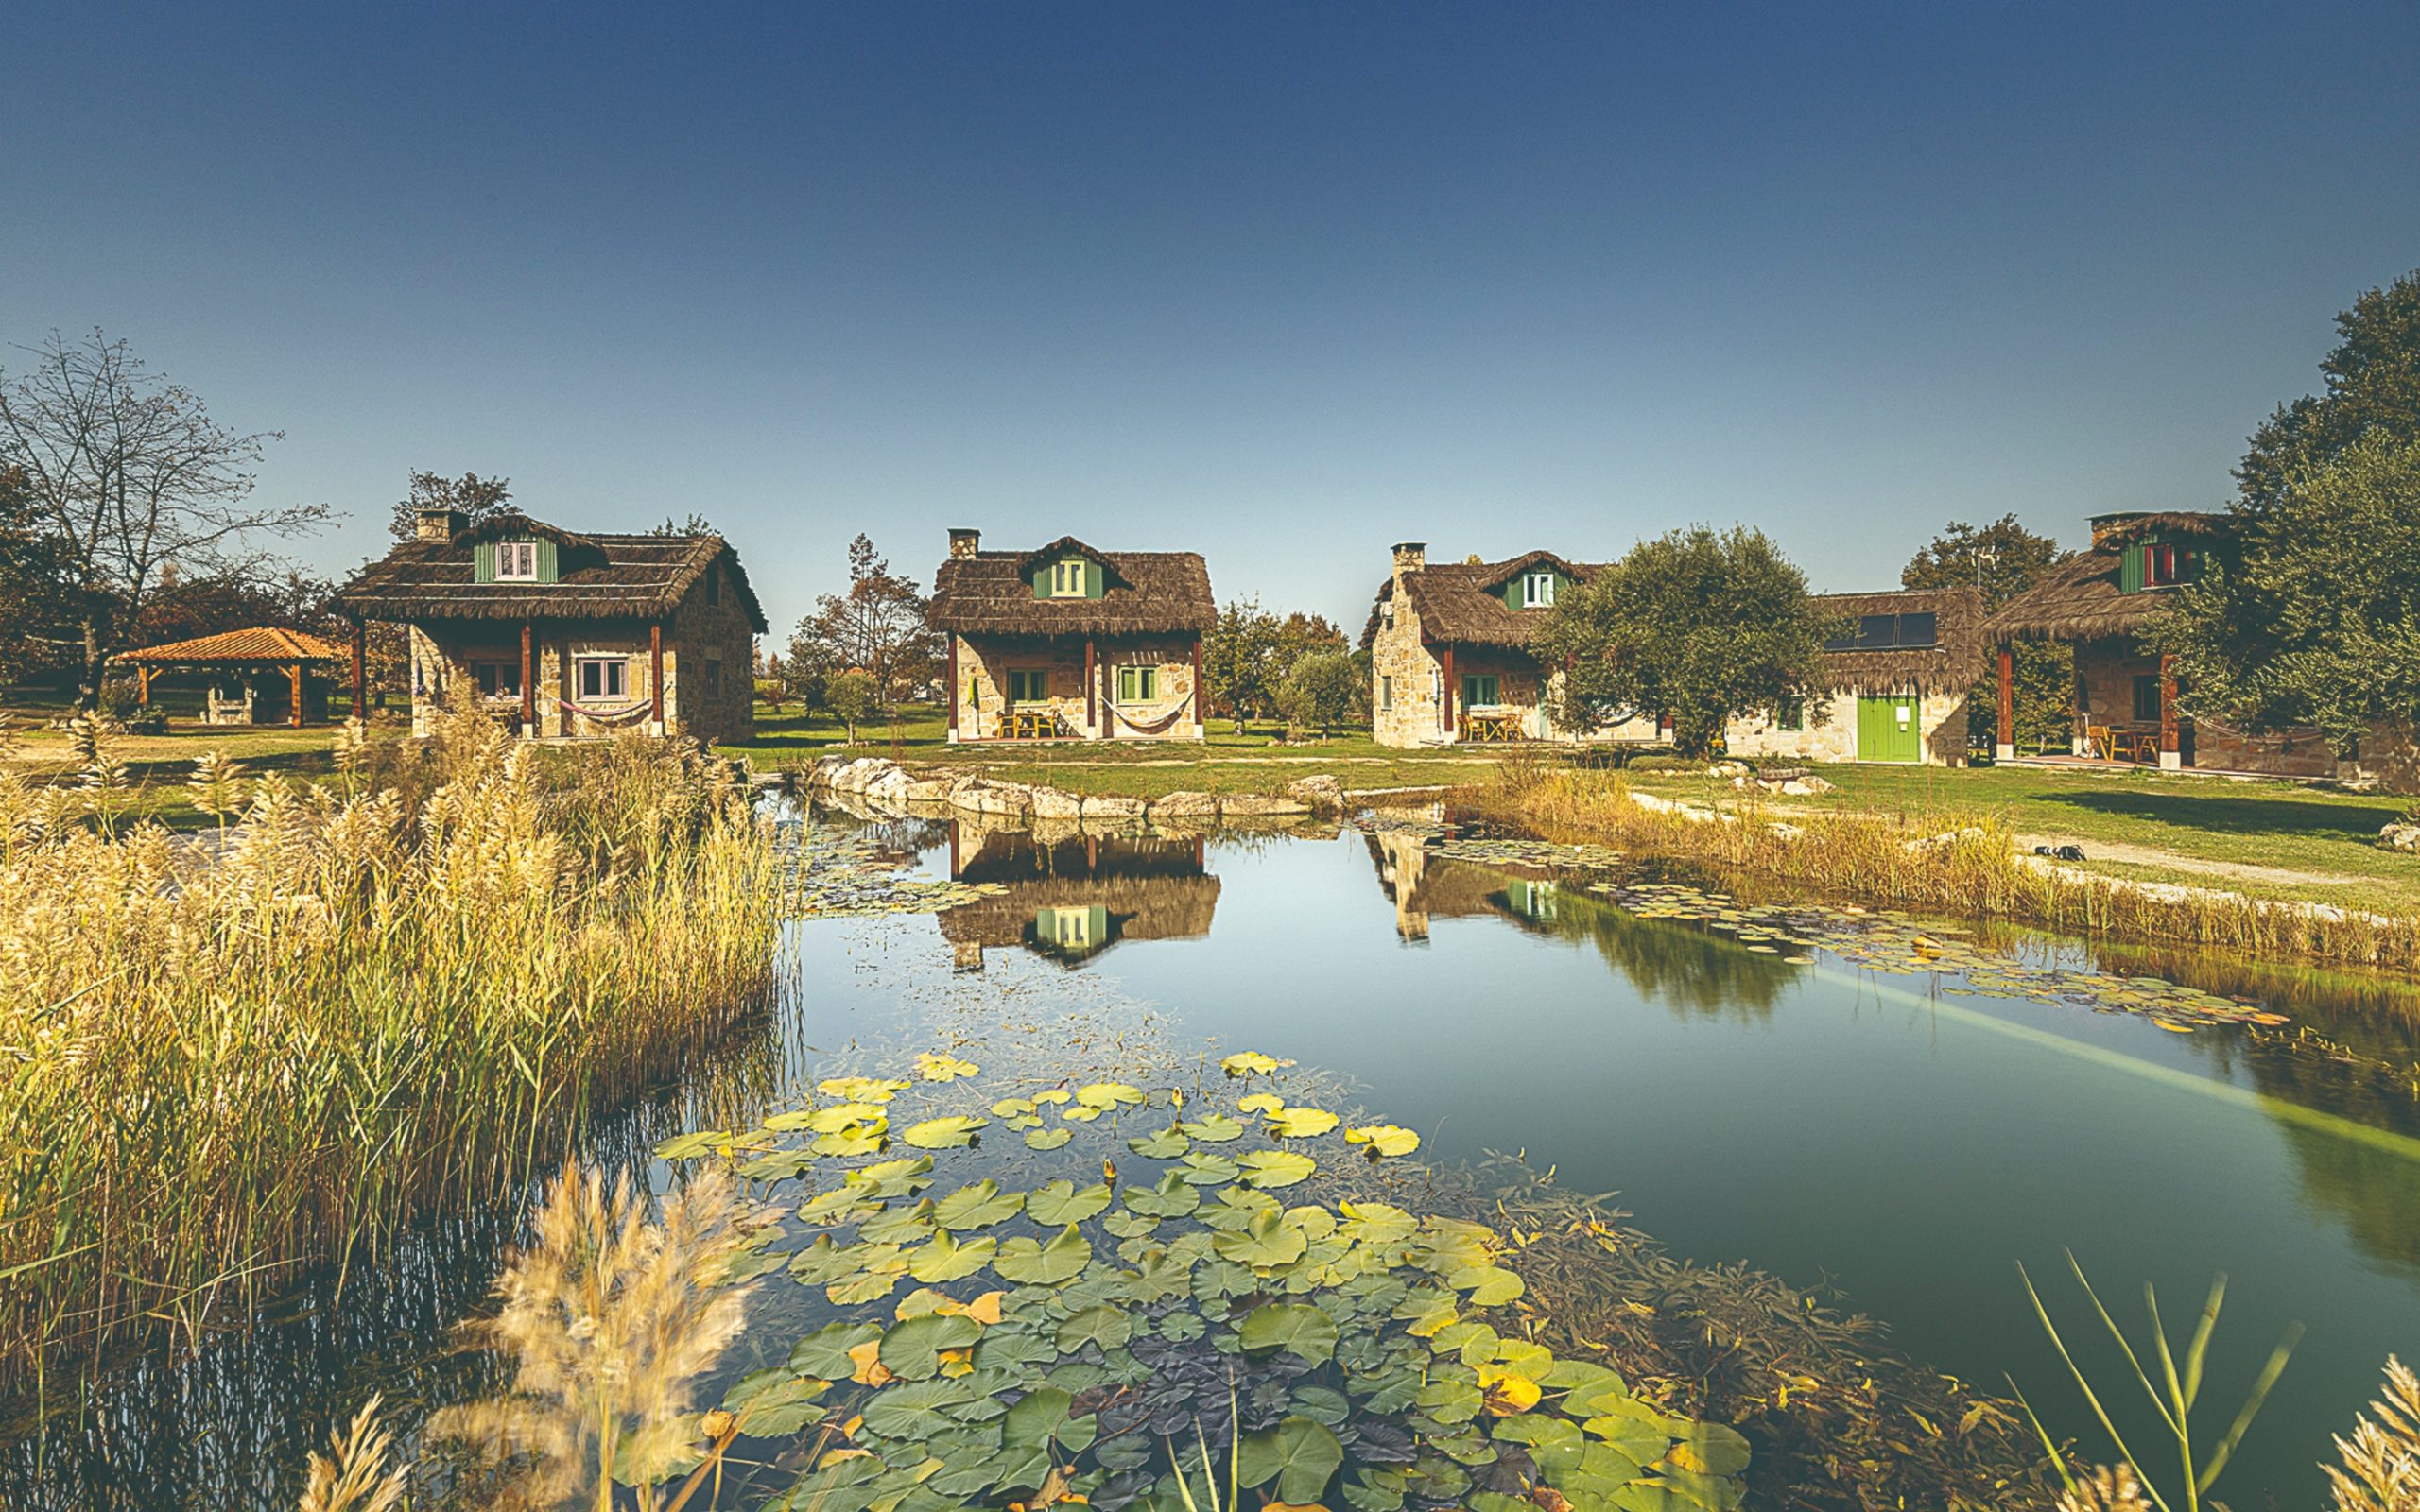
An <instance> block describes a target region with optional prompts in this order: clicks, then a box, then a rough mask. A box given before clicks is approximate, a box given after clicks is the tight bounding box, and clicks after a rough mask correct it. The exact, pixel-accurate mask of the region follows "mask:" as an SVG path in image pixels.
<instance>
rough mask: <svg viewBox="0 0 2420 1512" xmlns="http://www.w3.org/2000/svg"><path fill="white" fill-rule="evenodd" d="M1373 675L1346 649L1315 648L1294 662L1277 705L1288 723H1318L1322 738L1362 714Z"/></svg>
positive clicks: (1304, 726) (1279, 688)
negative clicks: (1357, 663)
mask: <svg viewBox="0 0 2420 1512" xmlns="http://www.w3.org/2000/svg"><path fill="white" fill-rule="evenodd" d="M1369 693H1370V679H1368V678H1367V677H1366V676H1364V675H1363V673H1362V671H1361V669H1360V668H1359V667H1357V666H1356V665H1355V664H1354V662H1353V658H1351V657H1350V656H1347V655H1346V654H1345V653H1343V652H1342V651H1314V652H1311V653H1309V654H1308V655H1306V656H1305V657H1304V658H1303V659H1302V660H1301V661H1299V662H1295V663H1294V669H1293V670H1292V671H1291V672H1288V674H1287V675H1286V680H1285V682H1284V683H1282V684H1280V685H1279V687H1278V689H1277V709H1278V712H1279V713H1283V714H1284V715H1285V716H1286V721H1287V723H1288V724H1290V725H1295V726H1298V727H1302V728H1311V727H1317V729H1318V730H1319V732H1320V734H1321V736H1322V738H1324V737H1325V736H1326V735H1327V734H1328V733H1330V732H1331V731H1332V730H1335V729H1336V727H1337V726H1339V725H1342V724H1349V723H1352V722H1353V721H1355V720H1357V719H1359V718H1361V717H1362V716H1363V714H1364V712H1365V711H1364V705H1365V704H1366V703H1367V702H1368V699H1369Z"/></svg>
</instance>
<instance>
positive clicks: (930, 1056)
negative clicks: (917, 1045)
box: [916, 1050, 982, 1081]
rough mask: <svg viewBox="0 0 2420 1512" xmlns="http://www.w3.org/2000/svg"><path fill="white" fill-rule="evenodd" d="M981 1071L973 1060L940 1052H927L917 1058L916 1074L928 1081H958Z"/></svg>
mask: <svg viewBox="0 0 2420 1512" xmlns="http://www.w3.org/2000/svg"><path fill="white" fill-rule="evenodd" d="M981 1069H982V1068H981V1067H979V1066H977V1065H976V1064H975V1062H973V1061H971V1060H960V1059H959V1058H958V1057H956V1056H951V1055H944V1054H942V1053H941V1052H938V1051H932V1050H927V1051H925V1053H924V1054H922V1055H920V1056H918V1057H916V1074H918V1075H920V1076H922V1077H924V1078H925V1080H926V1081H956V1080H957V1079H958V1078H959V1077H960V1076H972V1075H974V1074H976V1073H977V1072H978V1071H980V1070H981Z"/></svg>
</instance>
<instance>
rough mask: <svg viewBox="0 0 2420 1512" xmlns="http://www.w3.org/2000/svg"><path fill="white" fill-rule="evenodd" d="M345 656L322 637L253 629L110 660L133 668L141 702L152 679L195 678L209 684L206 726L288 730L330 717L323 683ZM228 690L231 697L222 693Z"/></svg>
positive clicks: (146, 649)
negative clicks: (203, 678)
mask: <svg viewBox="0 0 2420 1512" xmlns="http://www.w3.org/2000/svg"><path fill="white" fill-rule="evenodd" d="M347 654H348V653H347V651H346V649H345V648H344V647H343V646H340V645H338V644H336V643H335V642H334V641H330V640H327V639H325V638H323V637H321V636H317V635H311V634H308V633H306V632H304V631H302V630H284V629H275V628H271V627H267V626H253V627H249V628H246V629H240V630H228V631H226V632H225V633H223V634H219V635H203V636H198V637H196V638H195V639H193V640H190V641H174V642H171V643H169V644H166V645H150V646H145V647H143V648H142V649H140V650H136V651H123V652H120V653H119V654H118V655H117V656H116V657H115V658H113V659H112V660H114V661H118V662H124V663H126V664H127V665H128V666H130V667H132V668H133V669H134V676H135V687H136V690H137V696H138V697H139V698H140V700H141V701H142V702H143V703H145V704H148V703H150V701H151V680H152V679H154V678H157V677H159V676H160V675H161V674H162V673H200V674H202V675H204V676H206V677H208V678H209V679H210V687H209V692H208V694H207V695H206V696H205V697H204V698H203V701H202V719H203V722H205V723H207V724H213V725H278V724H291V725H293V726H294V727H295V728H296V729H298V730H299V729H301V728H302V725H303V724H304V723H305V722H307V721H309V720H311V719H325V718H326V717H327V716H328V688H327V684H328V680H329V679H331V678H333V677H334V676H336V674H337V671H338V670H339V669H340V668H341V667H342V666H343V664H344V661H345V658H346V656H347ZM230 687H232V688H233V689H234V690H235V691H234V692H233V693H230V692H227V691H226V690H227V689H229V688H230Z"/></svg>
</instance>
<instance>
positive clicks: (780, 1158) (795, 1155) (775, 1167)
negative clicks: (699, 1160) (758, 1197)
mask: <svg viewBox="0 0 2420 1512" xmlns="http://www.w3.org/2000/svg"><path fill="white" fill-rule="evenodd" d="M814 1164H815V1153H814V1152H813V1151H811V1150H774V1151H771V1152H769V1153H767V1154H764V1155H760V1156H757V1157H756V1158H755V1159H754V1160H748V1161H744V1162H742V1163H741V1164H740V1165H739V1166H737V1167H736V1168H735V1173H736V1174H737V1175H738V1176H739V1177H740V1178H741V1179H743V1180H748V1181H787V1180H788V1179H789V1178H790V1177H794V1176H803V1175H804V1174H805V1173H806V1171H807V1170H808V1169H810V1168H811V1167H812V1166H813V1165H814Z"/></svg>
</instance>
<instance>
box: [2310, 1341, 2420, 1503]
mask: <svg viewBox="0 0 2420 1512" xmlns="http://www.w3.org/2000/svg"><path fill="white" fill-rule="evenodd" d="M2370 1412H2372V1413H2376V1414H2377V1417H2375V1418H2374V1417H2370V1416H2369V1415H2368V1414H2367V1413H2365V1414H2363V1415H2362V1416H2361V1417H2359V1418H2357V1419H2355V1421H2354V1425H2353V1436H2352V1437H2350V1438H2346V1437H2345V1436H2343V1435H2341V1434H2340V1435H2337V1438H2336V1452H2337V1453H2338V1455H2339V1456H2341V1457H2342V1460H2343V1463H2342V1465H2341V1466H2339V1465H2323V1466H2321V1467H2320V1468H2321V1469H2324V1470H2325V1471H2326V1472H2327V1484H2328V1487H2329V1489H2330V1490H2331V1491H2332V1492H2333V1493H2334V1495H2335V1499H2336V1512H2412V1509H2413V1508H2415V1507H2420V1376H2414V1375H2413V1374H2412V1373H2411V1368H2410V1367H2409V1366H2405V1365H2404V1363H2403V1362H2402V1361H2400V1360H2398V1359H2396V1358H2395V1357H2394V1356H2393V1355H2388V1356H2387V1360H2386V1391H2385V1393H2384V1394H2383V1395H2382V1396H2380V1397H2379V1398H2378V1399H2377V1400H2375V1401H2373V1402H2371V1403H2370Z"/></svg>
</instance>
